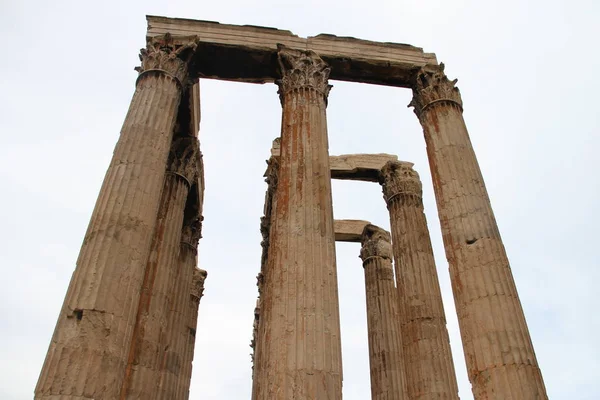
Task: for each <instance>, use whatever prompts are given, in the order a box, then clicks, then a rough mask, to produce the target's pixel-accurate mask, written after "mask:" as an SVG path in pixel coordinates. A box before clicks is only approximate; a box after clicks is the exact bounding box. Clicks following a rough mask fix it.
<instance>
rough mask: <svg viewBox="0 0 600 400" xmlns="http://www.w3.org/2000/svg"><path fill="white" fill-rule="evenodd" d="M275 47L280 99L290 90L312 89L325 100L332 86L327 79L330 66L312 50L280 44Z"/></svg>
mask: <svg viewBox="0 0 600 400" xmlns="http://www.w3.org/2000/svg"><path fill="white" fill-rule="evenodd" d="M277 48H278V49H279V51H278V53H277V58H278V60H279V68H280V72H281V76H282V78H281V79H279V80H277V81H276V83H277V85H279V97H280V98H281V101H282V102H283V98H284V97H285V95H286V94H288V93H289V92H290V91H292V90H298V89H314V90H316V91H317V92H319V93H321V94H322V95H323V98H324V100H325V101H327V96H328V95H329V91H330V90H331V88H332V86H331V85H330V84H329V81H328V79H329V73H330V72H331V68H329V66H328V65H327V63H326V62H325V61H323V60H322V59H321V57H319V56H318V55H317V53H315V52H314V51H312V50H296V49H290V48H288V47H286V46H283V45H281V44H280V45H278V46H277Z"/></svg>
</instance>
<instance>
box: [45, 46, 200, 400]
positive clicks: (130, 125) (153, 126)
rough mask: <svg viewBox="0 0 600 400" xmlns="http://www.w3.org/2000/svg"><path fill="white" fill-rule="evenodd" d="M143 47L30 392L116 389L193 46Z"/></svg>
mask: <svg viewBox="0 0 600 400" xmlns="http://www.w3.org/2000/svg"><path fill="white" fill-rule="evenodd" d="M195 43H196V42H195V41H190V42H189V44H186V45H183V46H179V45H175V44H174V43H173V41H172V40H171V38H170V36H168V35H167V36H165V37H162V38H156V39H152V40H151V41H150V42H149V44H148V47H147V48H146V49H142V51H141V56H140V58H141V60H142V66H141V68H138V71H139V72H140V75H139V77H138V79H137V83H136V90H135V93H134V95H133V99H132V100H131V105H130V107H129V112H128V113H127V116H126V117H125V122H124V124H123V128H122V130H121V136H120V138H119V141H118V143H117V145H116V147H115V151H114V154H113V158H112V161H111V163H110V166H109V168H108V171H107V173H106V176H105V178H104V182H103V183H102V187H101V189H100V194H99V197H98V201H97V202H96V206H95V208H94V211H93V213H92V217H91V220H90V224H89V226H88V230H87V232H86V235H85V238H84V240H83V245H82V247H81V251H80V254H79V258H78V260H77V265H76V268H75V271H74V273H73V277H72V278H71V283H70V284H69V289H68V291H67V294H66V297H65V300H64V303H63V307H62V309H61V312H60V315H59V317H58V321H57V324H56V328H55V331H54V335H53V337H52V341H51V343H50V346H49V349H48V354H47V355H46V360H45V362H44V365H43V367H42V371H41V374H40V377H39V380H38V384H37V386H36V389H35V398H36V399H55V398H58V396H60V398H61V399H84V398H85V399H92V398H93V399H96V400H101V399H116V398H118V397H119V392H120V390H121V385H122V382H123V377H124V375H125V369H126V365H127V359H128V352H129V348H130V344H131V339H132V334H133V329H134V325H135V321H136V315H137V307H138V303H139V297H140V291H141V287H142V282H143V279H144V271H145V267H146V262H147V260H148V255H149V253H150V248H151V244H152V237H153V232H154V228H155V225H156V216H157V212H158V208H159V204H160V199H161V192H162V189H163V184H164V177H165V166H166V163H167V158H168V154H169V147H170V144H171V140H172V137H173V127H174V124H175V119H176V115H177V108H178V105H179V102H180V100H181V95H182V82H184V81H185V80H186V79H187V66H188V61H189V59H190V56H191V55H192V53H193V52H194V50H195V47H196V44H195Z"/></svg>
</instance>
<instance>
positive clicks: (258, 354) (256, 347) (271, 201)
mask: <svg viewBox="0 0 600 400" xmlns="http://www.w3.org/2000/svg"><path fill="white" fill-rule="evenodd" d="M276 144H277V146H278V145H279V138H277V139H275V140H274V141H273V146H275V145H276ZM278 170H279V161H278V157H273V156H271V157H270V158H269V159H268V160H267V170H266V171H265V175H264V176H265V182H267V192H266V193H265V205H264V210H263V212H264V215H263V216H262V217H261V218H260V233H261V235H262V239H263V240H262V242H261V243H260V244H261V246H262V254H261V260H260V272H259V274H258V276H257V277H256V280H257V282H256V285H257V286H258V299H257V300H256V307H255V308H254V323H253V325H252V342H251V343H250V346H251V347H252V397H251V398H252V400H255V399H256V395H257V390H258V384H257V376H258V375H257V374H258V369H259V368H258V365H259V364H260V362H261V360H262V349H263V344H262V340H260V336H259V332H260V330H259V326H260V307H261V302H262V300H263V298H264V285H265V284H264V281H265V279H264V278H265V275H266V274H267V260H268V258H269V236H270V232H271V224H272V223H273V222H272V220H273V215H274V214H275V213H274V210H275V193H276V191H277V173H278Z"/></svg>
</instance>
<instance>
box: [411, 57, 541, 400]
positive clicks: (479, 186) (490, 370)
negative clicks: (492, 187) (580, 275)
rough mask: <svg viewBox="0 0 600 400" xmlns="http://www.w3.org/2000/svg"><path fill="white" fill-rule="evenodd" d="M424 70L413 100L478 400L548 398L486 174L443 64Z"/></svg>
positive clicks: (474, 392) (418, 76)
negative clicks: (490, 197)
mask: <svg viewBox="0 0 600 400" xmlns="http://www.w3.org/2000/svg"><path fill="white" fill-rule="evenodd" d="M427 68H428V69H424V70H421V71H420V72H419V73H418V75H417V77H416V82H415V86H414V88H413V95H414V96H413V100H412V102H411V104H410V105H411V106H413V107H414V108H415V113H416V114H417V116H418V117H419V120H420V122H421V125H422V126H423V131H424V134H425V141H426V143H427V154H428V156H429V163H430V167H431V174H432V177H433V185H434V189H435V195H436V200H437V205H438V213H439V217H440V223H441V226H442V234H443V239H444V247H445V249H446V257H447V259H448V263H449V264H450V277H451V280H452V289H453V292H454V301H455V304H456V310H457V313H458V321H459V324H460V330H461V336H462V342H463V347H464V351H465V359H466V363H467V368H468V372H469V379H470V381H471V385H472V389H473V394H474V396H475V398H476V399H503V400H506V399H546V398H547V395H546V389H545V387H544V382H543V380H542V374H541V372H540V369H539V367H538V363H537V360H536V357H535V352H534V350H533V345H532V343H531V337H530V335H529V330H528V329H527V323H526V322H525V316H524V314H523V309H522V307H521V302H520V301H519V296H518V294H517V289H516V287H515V282H514V280H513V276H512V272H511V269H510V266H509V262H508V258H507V256H506V251H505V249H504V245H503V244H502V239H501V238H500V233H499V231H498V226H497V225H496V220H495V218H494V213H493V212H492V207H491V205H490V200H489V197H488V194H487V190H486V188H485V184H484V182H483V177H482V175H481V171H480V169H479V165H478V163H477V158H476V157H475V153H474V152H473V147H472V145H471V140H470V139H469V134H468V132H467V128H466V126H465V122H464V120H463V116H462V100H461V97H460V92H459V90H458V88H456V87H455V84H456V80H454V81H450V80H448V78H447V77H446V75H445V74H444V66H443V64H442V65H440V66H439V67H427Z"/></svg>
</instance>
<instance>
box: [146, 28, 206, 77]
mask: <svg viewBox="0 0 600 400" xmlns="http://www.w3.org/2000/svg"><path fill="white" fill-rule="evenodd" d="M179 39H180V38H178V42H181V40H179ZM181 39H183V42H184V43H183V44H181V43H175V41H174V40H173V37H172V36H171V35H170V34H169V33H166V34H164V35H162V36H156V37H153V38H151V39H150V40H148V43H147V44H146V48H145V49H141V50H140V61H141V62H142V66H141V67H136V68H135V70H136V71H138V72H139V73H140V76H141V75H142V74H143V73H145V72H148V71H162V72H164V73H167V74H169V75H170V76H172V77H173V78H175V79H176V80H177V82H178V83H179V84H180V85H181V86H182V87H183V84H184V83H185V82H186V80H187V75H188V64H189V61H190V59H191V58H192V55H193V54H194V52H195V51H196V46H197V45H198V41H199V40H198V37H196V36H189V37H185V38H181Z"/></svg>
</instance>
